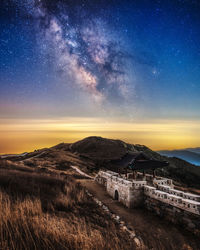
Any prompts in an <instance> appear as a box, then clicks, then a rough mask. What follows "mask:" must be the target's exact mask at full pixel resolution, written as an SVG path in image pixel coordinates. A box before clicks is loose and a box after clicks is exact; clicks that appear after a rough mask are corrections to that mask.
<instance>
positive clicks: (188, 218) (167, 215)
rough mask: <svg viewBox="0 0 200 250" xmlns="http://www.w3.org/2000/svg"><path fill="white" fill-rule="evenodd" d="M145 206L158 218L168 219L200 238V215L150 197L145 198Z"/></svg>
mask: <svg viewBox="0 0 200 250" xmlns="http://www.w3.org/2000/svg"><path fill="white" fill-rule="evenodd" d="M144 206H145V208H147V209H148V210H149V211H152V212H154V213H155V214H157V215H158V216H160V217H162V218H164V219H167V220H168V221H171V222H173V223H174V224H177V225H180V226H181V227H183V228H184V229H187V230H189V231H191V232H192V233H195V234H196V235H198V236H200V220H199V215H196V214H193V213H191V212H189V211H185V210H183V209H180V208H177V207H174V206H172V205H171V204H167V203H163V202H162V201H159V200H156V199H154V198H151V197H148V196H146V197H145V201H144Z"/></svg>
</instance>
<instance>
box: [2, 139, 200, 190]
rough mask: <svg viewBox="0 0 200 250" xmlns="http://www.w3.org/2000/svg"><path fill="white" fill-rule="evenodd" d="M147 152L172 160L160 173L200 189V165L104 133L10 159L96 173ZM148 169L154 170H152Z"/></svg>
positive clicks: (113, 168)
mask: <svg viewBox="0 0 200 250" xmlns="http://www.w3.org/2000/svg"><path fill="white" fill-rule="evenodd" d="M140 152H142V153H144V154H145V155H146V156H147V157H148V158H151V159H153V160H159V161H167V162H169V166H168V167H164V168H161V169H158V170H157V174H158V175H160V176H165V177H169V178H172V179H174V180H175V181H177V182H180V183H181V184H182V185H187V186H188V187H195V188H199V189H200V167H197V166H195V165H193V164H190V163H189V162H187V161H184V160H181V159H179V158H175V157H166V156H162V155H160V154H159V153H157V152H154V151H152V150H151V149H149V148H148V147H146V146H144V145H139V144H129V143H125V142H123V141H120V140H113V139H106V138H102V137H95V136H92V137H87V138H85V139H83V140H80V141H78V142H75V143H72V144H69V143H60V144H58V145H56V146H54V147H51V148H48V149H41V150H37V151H34V152H31V153H27V154H26V155H25V156H20V157H8V158H6V159H7V160H11V161H15V162H17V161H22V162H24V164H25V165H27V166H31V167H38V166H45V167H46V168H48V169H51V168H55V167H56V168H57V169H63V170H64V169H66V168H68V167H69V166H70V165H76V166H78V167H80V169H82V170H83V171H85V172H87V173H90V174H95V173H97V171H98V170H99V169H105V168H108V169H112V170H114V171H118V166H117V164H115V163H113V162H115V161H117V160H120V159H121V158H122V157H123V156H125V155H126V154H127V153H140ZM148 172H150V173H151V170H149V171H148Z"/></svg>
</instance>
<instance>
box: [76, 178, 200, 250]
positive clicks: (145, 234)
mask: <svg viewBox="0 0 200 250" xmlns="http://www.w3.org/2000/svg"><path fill="white" fill-rule="evenodd" d="M80 182H81V184H82V185H83V186H84V187H86V188H87V190H88V191H89V192H90V193H92V194H93V195H94V196H95V197H96V198H98V199H99V200H100V201H102V202H103V203H104V204H105V205H106V206H108V208H109V209H110V211H111V212H113V213H115V214H117V215H119V216H120V217H121V219H122V220H124V221H125V222H126V224H127V225H128V226H129V227H130V228H133V229H134V230H135V232H136V235H138V236H140V237H141V238H142V240H143V241H144V244H145V245H146V246H147V249H156V250H162V249H163V250H166V249H169V250H172V249H177V250H181V249H194V250H200V239H197V238H195V237H194V236H193V235H191V234H190V233H188V232H185V231H184V230H182V229H181V228H178V227H176V226H174V225H172V224H171V223H170V222H167V221H165V220H162V219H161V218H159V217H157V216H155V215H154V214H152V213H151V212H148V211H147V210H145V209H128V208H126V207H124V206H123V205H122V204H120V203H119V202H117V201H115V200H113V199H112V198H111V197H110V196H109V195H108V194H107V193H106V191H105V189H104V187H102V186H101V185H99V184H97V183H96V182H95V181H94V180H80Z"/></svg>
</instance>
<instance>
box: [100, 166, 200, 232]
mask: <svg viewBox="0 0 200 250" xmlns="http://www.w3.org/2000/svg"><path fill="white" fill-rule="evenodd" d="M95 180H96V181H97V182H98V183H100V184H102V185H103V186H104V187H105V188H106V191H107V192H108V194H109V195H110V196H112V197H113V199H115V200H118V201H119V202H121V203H123V204H124V205H125V206H127V207H128V208H136V207H141V206H144V207H146V208H147V209H149V210H151V211H153V212H155V213H157V214H158V215H160V216H162V217H166V218H167V219H169V220H171V221H173V222H174V223H177V224H181V225H184V226H185V227H186V228H188V229H192V230H193V229H194V230H198V231H199V232H200V223H198V221H199V219H200V196H199V195H195V194H191V193H186V192H182V191H180V190H177V189H175V188H174V185H173V181H172V180H171V179H167V178H162V177H158V176H153V175H149V174H146V175H143V174H142V173H138V174H137V176H135V175H134V173H127V174H120V173H116V172H112V171H99V173H98V174H97V176H96V177H95Z"/></svg>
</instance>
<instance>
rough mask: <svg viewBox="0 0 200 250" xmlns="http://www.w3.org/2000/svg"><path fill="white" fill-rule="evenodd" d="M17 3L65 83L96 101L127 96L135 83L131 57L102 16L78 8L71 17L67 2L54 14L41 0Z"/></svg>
mask: <svg viewBox="0 0 200 250" xmlns="http://www.w3.org/2000/svg"><path fill="white" fill-rule="evenodd" d="M17 4H18V6H19V7H21V8H22V6H23V7H24V8H25V9H24V11H25V13H26V12H27V14H28V15H30V16H31V17H32V18H33V19H34V20H35V24H36V27H37V28H36V31H37V38H38V41H39V44H40V45H42V46H41V47H45V51H46V53H48V54H50V55H51V58H53V59H52V62H53V64H54V66H55V68H56V70H57V72H58V73H59V75H60V76H61V77H63V78H65V79H66V81H65V82H66V84H72V85H76V86H77V87H80V88H81V89H82V90H83V91H87V92H88V93H89V94H90V96H91V97H92V99H93V100H95V102H97V103H102V102H103V101H111V102H112V101H114V100H115V99H119V98H120V99H121V100H126V99H128V97H129V96H130V95H131V91H133V86H134V83H133V79H131V75H130V74H129V73H130V72H129V71H128V70H127V65H128V63H129V62H130V61H131V56H130V55H129V54H128V53H127V52H126V50H125V49H124V48H123V47H122V45H121V43H120V42H121V41H120V39H119V38H118V39H117V34H116V33H115V32H114V31H112V30H110V29H109V27H108V25H107V24H106V23H105V22H104V20H103V19H102V18H96V17H94V18H92V19H91V18H90V19H89V18H87V17H86V16H84V18H81V14H82V13H84V11H82V10H80V9H79V11H77V12H76V13H75V14H74V17H73V18H72V17H70V14H68V5H67V4H62V5H60V6H58V7H57V8H58V9H60V10H61V7H62V12H61V11H58V12H56V13H52V12H51V11H50V9H49V8H48V7H47V6H45V5H44V4H43V2H42V1H35V2H33V1H27V2H24V1H23V3H20V2H17ZM58 5H59V3H58ZM70 18H71V19H70ZM73 19H75V21H73Z"/></svg>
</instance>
